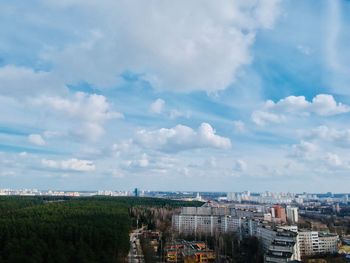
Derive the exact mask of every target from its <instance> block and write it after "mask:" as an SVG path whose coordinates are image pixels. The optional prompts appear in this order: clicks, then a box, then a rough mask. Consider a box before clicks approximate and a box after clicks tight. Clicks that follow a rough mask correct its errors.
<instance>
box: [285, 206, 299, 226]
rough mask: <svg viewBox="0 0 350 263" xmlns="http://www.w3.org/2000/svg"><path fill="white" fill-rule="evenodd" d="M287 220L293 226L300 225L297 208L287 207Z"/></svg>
mask: <svg viewBox="0 0 350 263" xmlns="http://www.w3.org/2000/svg"><path fill="white" fill-rule="evenodd" d="M286 211H287V220H288V222H289V223H291V224H295V223H298V220H299V216H298V208H297V207H290V206H287V209H286Z"/></svg>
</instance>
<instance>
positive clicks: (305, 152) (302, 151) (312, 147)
mask: <svg viewBox="0 0 350 263" xmlns="http://www.w3.org/2000/svg"><path fill="white" fill-rule="evenodd" d="M317 149H318V147H317V145H316V144H314V143H311V142H307V141H301V142H300V143H299V144H294V145H292V149H291V151H290V153H289V156H290V157H293V158H299V159H310V158H312V156H313V154H314V153H315V152H316V151H317Z"/></svg>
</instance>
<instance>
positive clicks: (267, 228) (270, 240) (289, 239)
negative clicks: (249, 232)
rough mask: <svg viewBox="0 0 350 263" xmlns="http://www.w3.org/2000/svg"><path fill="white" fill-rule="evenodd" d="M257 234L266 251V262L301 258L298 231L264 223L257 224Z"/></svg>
mask: <svg viewBox="0 0 350 263" xmlns="http://www.w3.org/2000/svg"><path fill="white" fill-rule="evenodd" d="M255 236H256V237H257V238H258V239H259V240H260V241H261V244H262V247H263V249H264V251H265V262H271V263H272V262H290V261H293V260H300V251H299V244H298V233H297V232H295V231H291V230H288V229H283V228H274V227H273V226H271V225H268V224H262V225H258V226H257V228H256V233H255Z"/></svg>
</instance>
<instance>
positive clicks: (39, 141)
mask: <svg viewBox="0 0 350 263" xmlns="http://www.w3.org/2000/svg"><path fill="white" fill-rule="evenodd" d="M28 141H29V142H30V143H32V144H36V145H39V146H44V145H45V144H46V142H45V140H44V139H43V137H41V135H40V134H30V135H29V136H28Z"/></svg>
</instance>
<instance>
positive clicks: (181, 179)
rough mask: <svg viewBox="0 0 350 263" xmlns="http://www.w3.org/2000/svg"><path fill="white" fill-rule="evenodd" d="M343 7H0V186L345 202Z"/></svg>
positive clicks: (230, 3) (268, 3) (339, 1)
mask: <svg viewBox="0 0 350 263" xmlns="http://www.w3.org/2000/svg"><path fill="white" fill-rule="evenodd" d="M349 12H350V1H345V0H322V1H320V0H309V1H305V0H220V1H212V0H176V1H164V0H150V1H142V0H132V1H130V0H99V1H94V0H32V1H22V0H5V1H1V2H0V187H1V188H24V187H26V188H34V187H35V188H39V189H48V188H54V189H64V190H71V189H76V190H94V189H118V190H128V189H132V188H134V187H139V188H142V189H151V190H203V191H204V190H211V191H241V190H245V189H249V190H251V191H263V190H272V191H293V192H302V191H310V192H321V191H333V192H342V191H347V192H348V190H349V187H348V186H349V185H350V173H349V172H350V151H349V147H350V50H349V46H350V30H349V27H350V17H349V16H348V15H347V14H349Z"/></svg>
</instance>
